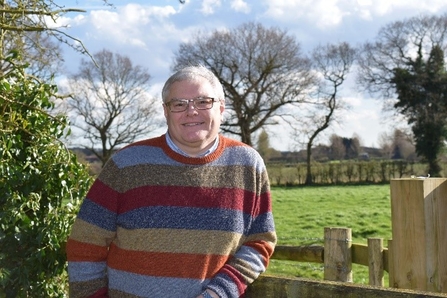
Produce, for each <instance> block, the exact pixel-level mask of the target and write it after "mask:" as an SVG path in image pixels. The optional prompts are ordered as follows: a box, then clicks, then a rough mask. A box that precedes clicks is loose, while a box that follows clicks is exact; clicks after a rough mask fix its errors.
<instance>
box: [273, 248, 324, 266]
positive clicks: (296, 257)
mask: <svg viewBox="0 0 447 298" xmlns="http://www.w3.org/2000/svg"><path fill="white" fill-rule="evenodd" d="M323 251H324V247H323V246H321V245H303V246H286V245H277V246H276V247H275V252H274V253H273V256H272V259H275V260H289V261H297V262H313V263H323Z"/></svg>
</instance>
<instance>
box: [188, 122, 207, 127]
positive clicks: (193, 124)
mask: <svg viewBox="0 0 447 298" xmlns="http://www.w3.org/2000/svg"><path fill="white" fill-rule="evenodd" d="M201 124H203V122H194V123H185V124H183V126H188V127H191V126H197V125H201Z"/></svg>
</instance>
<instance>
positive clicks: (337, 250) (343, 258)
mask: <svg viewBox="0 0 447 298" xmlns="http://www.w3.org/2000/svg"><path fill="white" fill-rule="evenodd" d="M351 245H352V237H351V229H348V228H324V279H325V280H330V281H344V282H352V258H351Z"/></svg>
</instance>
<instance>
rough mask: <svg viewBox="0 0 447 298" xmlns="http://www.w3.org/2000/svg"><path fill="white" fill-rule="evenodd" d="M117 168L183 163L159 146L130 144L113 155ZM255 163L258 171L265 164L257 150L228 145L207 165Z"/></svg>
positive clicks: (262, 168)
mask: <svg viewBox="0 0 447 298" xmlns="http://www.w3.org/2000/svg"><path fill="white" fill-rule="evenodd" d="M112 159H113V161H114V162H115V164H116V166H117V167H118V168H124V167H130V166H135V165H145V164H154V165H171V166H172V165H177V166H183V165H184V164H182V163H180V162H177V161H175V160H173V159H171V158H170V157H169V156H167V155H166V154H165V153H164V152H163V150H162V149H161V148H159V147H153V146H132V147H129V148H126V149H123V150H121V151H118V152H117V153H116V154H115V155H114V156H113V157H112ZM253 164H256V171H257V172H258V173H260V172H262V171H265V165H264V162H263V161H262V158H261V157H260V156H259V154H258V152H257V151H256V150H254V149H253V148H251V147H245V146H240V147H228V148H226V149H225V151H224V152H223V154H222V156H220V157H219V158H218V159H217V160H214V161H213V162H211V163H209V164H208V165H209V166H235V165H238V166H250V167H252V166H253Z"/></svg>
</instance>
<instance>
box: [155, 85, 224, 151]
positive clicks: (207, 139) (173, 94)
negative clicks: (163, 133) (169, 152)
mask: <svg viewBox="0 0 447 298" xmlns="http://www.w3.org/2000/svg"><path fill="white" fill-rule="evenodd" d="M197 97H212V98H216V94H215V93H214V90H213V88H212V87H211V85H210V83H208V81H207V80H205V79H204V78H201V77H198V78H196V79H195V80H193V81H179V82H175V83H173V84H172V86H171V89H170V92H169V96H168V99H167V102H169V101H171V100H172V99H193V98H197ZM163 109H164V115H165V117H166V122H167V124H168V131H169V136H170V137H171V139H172V140H173V142H174V143H175V144H176V145H177V146H178V147H179V148H180V149H182V150H183V151H184V152H186V153H187V154H190V155H191V156H196V155H198V154H201V153H203V152H205V151H206V150H207V149H209V148H210V147H211V146H212V144H213V142H214V140H215V139H216V137H217V134H218V133H219V127H220V123H221V122H222V113H223V111H224V110H225V106H224V103H223V102H221V101H218V102H214V103H213V107H212V108H211V109H209V110H197V109H196V108H194V105H193V103H192V102H190V103H189V105H188V107H187V109H186V111H184V112H178V113H172V112H171V111H170V110H169V107H167V106H166V105H163Z"/></svg>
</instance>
